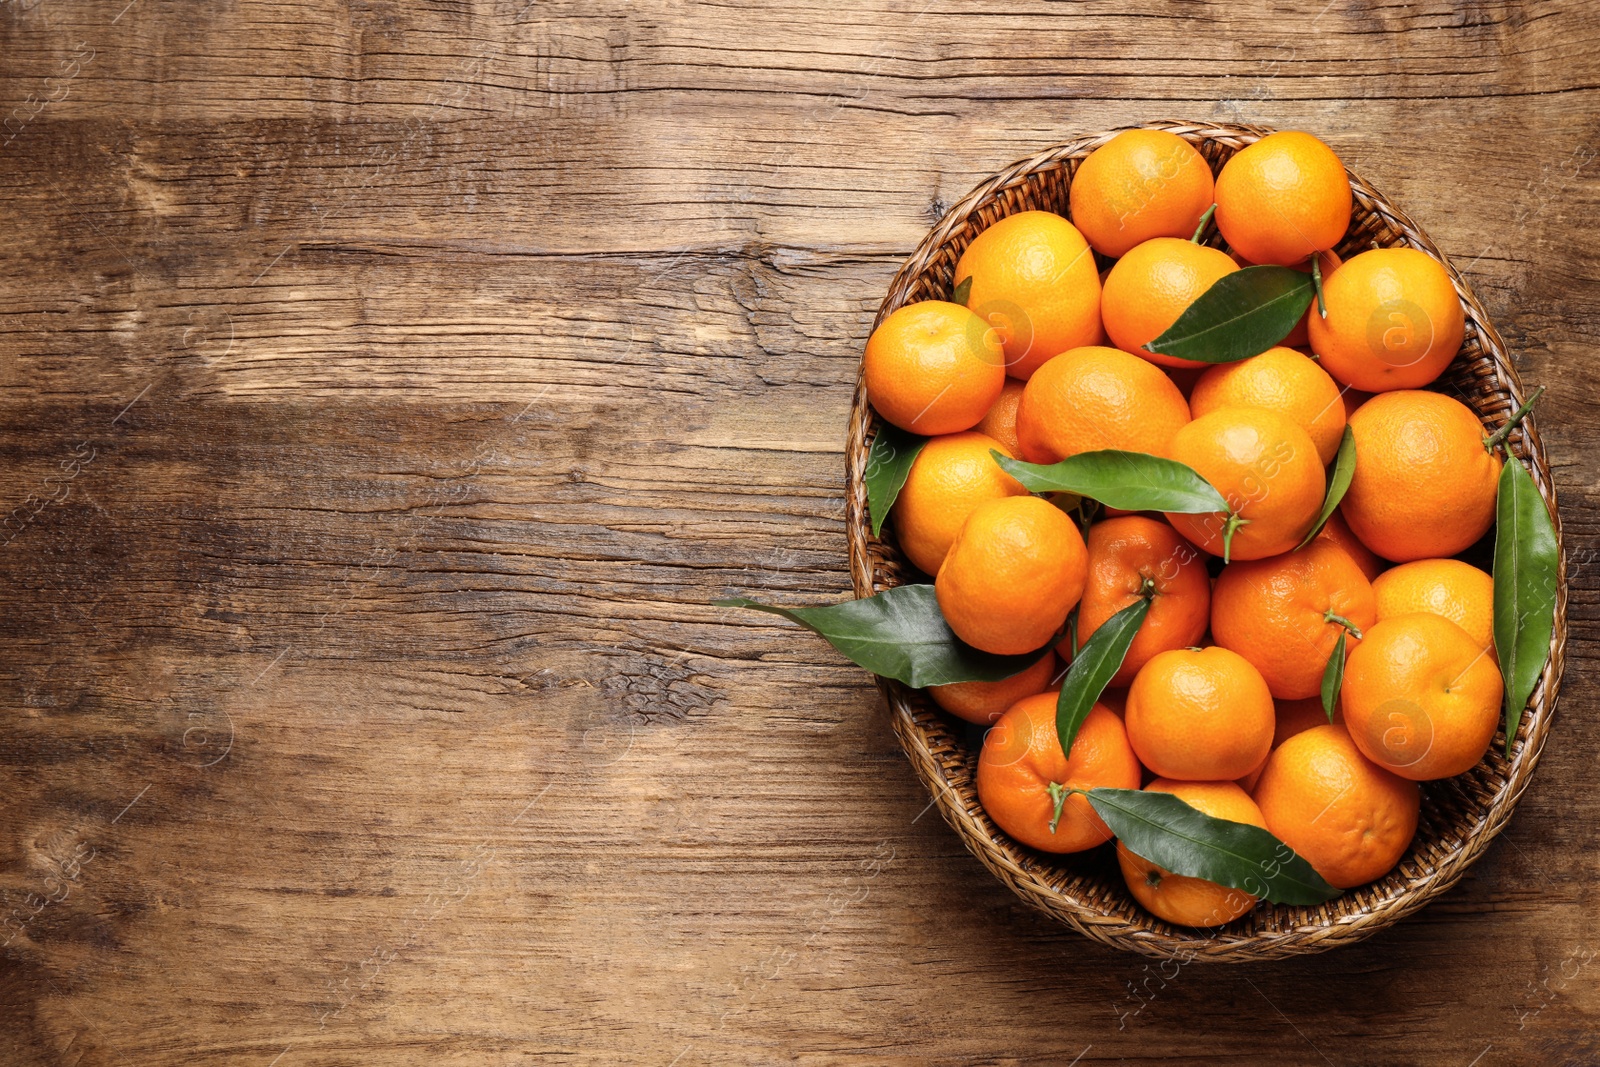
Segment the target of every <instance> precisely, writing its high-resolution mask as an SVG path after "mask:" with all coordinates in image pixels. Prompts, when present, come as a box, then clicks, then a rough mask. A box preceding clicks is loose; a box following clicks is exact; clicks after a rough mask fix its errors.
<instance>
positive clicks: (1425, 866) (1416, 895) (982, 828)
mask: <svg viewBox="0 0 1600 1067" xmlns="http://www.w3.org/2000/svg"><path fill="white" fill-rule="evenodd" d="M1149 128H1152V129H1163V130H1170V131H1171V132H1172V133H1175V134H1177V135H1178V136H1179V137H1182V138H1184V139H1185V140H1187V141H1189V142H1190V143H1192V144H1193V145H1194V146H1195V147H1196V148H1197V149H1199V151H1200V152H1201V154H1202V155H1204V156H1205V158H1206V160H1207V161H1208V162H1209V163H1210V164H1211V167H1212V170H1213V171H1216V170H1218V169H1220V168H1221V166H1222V164H1223V163H1224V162H1226V160H1227V159H1228V157H1229V156H1231V155H1232V154H1233V153H1234V152H1236V151H1237V150H1238V149H1240V148H1242V147H1243V146H1245V145H1248V144H1250V143H1251V142H1253V141H1255V140H1256V139H1258V138H1259V137H1262V136H1264V135H1266V134H1268V133H1271V132H1272V131H1271V130H1269V129H1265V128H1262V127H1257V126H1231V125H1208V124H1203V123H1183V122H1157V123H1152V124H1150V126H1149ZM1117 132H1118V131H1116V130H1108V131H1106V132H1104V133H1098V134H1094V135H1092V136H1089V137H1081V138H1078V139H1076V140H1072V141H1067V142H1066V143H1064V144H1059V145H1056V146H1055V147H1053V148H1049V149H1046V150H1045V151H1043V152H1040V153H1039V154H1038V155H1035V156H1033V157H1031V158H1029V159H1024V160H1022V161H1021V162H1018V163H1016V164H1014V165H1012V166H1010V167H1007V168H1006V169H1005V170H1003V171H1001V172H1000V173H999V174H996V175H995V176H994V177H992V178H990V179H989V180H988V181H985V182H984V183H982V184H981V185H979V186H978V187H977V188H976V189H974V190H973V191H972V192H971V193H969V194H968V195H967V196H966V197H965V198H963V199H962V200H961V202H960V203H958V204H956V205H955V207H953V208H951V209H950V211H949V212H948V213H947V214H946V215H945V216H944V218H942V219H941V220H939V223H938V225H936V226H935V227H934V228H933V230H932V231H931V232H930V233H929V234H928V235H927V237H925V238H924V239H923V241H922V243H921V244H920V245H918V246H917V250H916V251H915V252H914V253H913V254H912V255H911V258H910V259H908V260H907V261H906V263H905V265H904V266H902V267H901V268H900V271H899V273H898V274H896V275H895V277H894V281H893V282H892V283H891V284H890V286H889V295H888V296H887V297H886V298H885V299H884V301H883V306H882V307H881V308H880V309H879V311H878V318H877V322H882V321H883V319H884V317H885V316H887V315H888V314H889V313H890V312H892V311H894V310H895V309H896V308H899V307H901V306H902V305H904V304H908V303H913V302H916V301H919V300H929V299H948V294H949V293H950V289H951V284H952V282H953V280H954V279H953V278H952V277H951V275H952V273H953V272H954V270H955V264H956V260H957V259H958V258H959V257H960V255H961V253H962V250H963V249H965V248H966V246H967V245H968V243H969V242H971V240H972V239H973V237H974V236H976V235H977V234H978V233H979V232H981V231H982V230H983V229H984V228H985V227H986V226H988V225H990V224H991V223H993V222H995V221H996V220H997V219H1001V218H1004V217H1005V216H1007V215H1010V214H1012V213H1014V212H1017V211H1025V210H1028V209H1034V208H1039V209H1044V210H1047V211H1055V212H1058V213H1059V214H1062V215H1066V214H1067V213H1068V212H1067V189H1068V187H1069V186H1070V184H1071V182H1072V176H1073V174H1074V173H1075V172H1076V171H1077V168H1078V164H1079V163H1080V162H1081V161H1082V160H1083V158H1084V157H1085V156H1087V155H1088V154H1089V153H1090V152H1092V151H1093V150H1094V149H1096V148H1098V147H1099V146H1100V145H1102V144H1104V143H1105V142H1106V141H1107V140H1109V139H1110V138H1111V137H1112V136H1114V135H1115V134H1116V133H1117ZM1350 185H1351V188H1352V189H1353V190H1354V193H1355V212H1354V216H1353V217H1352V219H1351V226H1350V230H1349V232H1348V233H1347V234H1346V235H1345V239H1344V242H1343V243H1342V244H1340V245H1339V247H1338V251H1339V252H1340V254H1341V255H1343V256H1345V257H1346V258H1348V257H1349V256H1350V255H1353V254H1355V253H1356V252H1359V251H1362V250H1364V249H1366V248H1369V247H1372V246H1374V245H1379V246H1395V245H1406V246H1410V247H1412V248H1417V249H1421V250H1422V251H1423V252H1426V253H1427V254H1428V255H1430V256H1432V257H1434V258H1435V259H1437V260H1438V261H1439V262H1441V263H1443V264H1444V267H1445V269H1446V270H1447V271H1448V272H1449V274H1450V278H1451V280H1452V281H1453V282H1454V283H1455V287H1456V290H1457V292H1459V293H1460V295H1461V300H1462V302H1463V303H1464V305H1465V307H1466V320H1467V321H1466V338H1465V341H1464V342H1463V344H1462V348H1461V353H1460V355H1459V356H1458V357H1457V358H1456V360H1455V362H1454V363H1452V364H1451V365H1450V367H1449V369H1448V370H1447V371H1446V372H1445V374H1444V376H1443V377H1442V378H1441V379H1440V380H1439V382H1438V384H1437V386H1436V387H1437V388H1439V389H1441V390H1444V391H1448V392H1451V393H1453V394H1455V395H1456V396H1458V397H1460V398H1461V399H1463V400H1464V401H1465V402H1466V403H1467V404H1468V405H1469V406H1470V407H1472V408H1473V409H1474V410H1475V411H1477V413H1478V414H1479V415H1480V416H1481V417H1482V418H1483V420H1484V422H1485V425H1488V426H1494V425H1498V424H1499V423H1500V422H1502V421H1504V420H1505V418H1506V417H1507V416H1509V415H1510V414H1511V412H1512V411H1513V410H1514V409H1515V408H1516V407H1517V405H1518V404H1519V403H1520V402H1521V400H1522V386H1521V383H1520V382H1519V381H1518V380H1517V374H1516V371H1515V370H1514V369H1513V368H1512V365H1511V359H1510V357H1509V356H1508V354H1507V352H1506V347H1505V342H1503V341H1502V340H1501V339H1500V335H1499V334H1498V333H1496V332H1495V329H1494V327H1493V326H1492V325H1490V323H1489V321H1488V318H1487V316H1486V315H1485V314H1484V310H1483V307H1482V306H1481V305H1480V304H1479V303H1478V300H1477V297H1475V296H1474V295H1473V294H1472V292H1471V290H1470V289H1468V288H1467V285H1466V283H1465V282H1464V281H1463V280H1462V279H1461V275H1460V274H1459V273H1457V271H1456V270H1455V268H1454V267H1452V266H1451V265H1450V263H1449V262H1448V261H1447V260H1446V259H1445V257H1444V256H1443V255H1442V254H1441V253H1440V252H1439V250H1438V249H1437V248H1435V247H1434V245H1433V242H1432V241H1430V240H1429V239H1428V237H1427V235H1426V234H1424V233H1423V232H1422V230H1421V228H1419V227H1418V226H1417V225H1416V224H1415V223H1413V222H1412V221H1411V220H1410V219H1409V218H1407V217H1406V216H1405V214H1404V213H1403V212H1401V211H1399V210H1398V209H1397V208H1395V207H1393V206H1392V205H1391V204H1390V203H1389V202H1388V201H1387V200H1385V199H1384V198H1383V197H1382V196H1381V195H1379V193H1378V192H1377V190H1375V189H1373V188H1372V186H1370V185H1368V184H1367V183H1366V182H1365V181H1363V180H1361V179H1360V178H1358V177H1355V176H1354V175H1352V176H1351V178H1350ZM1214 240H1215V238H1214ZM877 322H875V323H874V326H876V325H877ZM876 426H877V418H876V416H875V415H874V414H873V412H872V409H871V408H870V407H868V405H867V399H866V390H865V388H864V387H863V386H862V385H861V384H860V382H859V380H858V383H857V387H856V396H855V405H854V408H853V409H852V411H851V414H850V433H849V442H848V446H847V452H846V455H847V460H846V462H847V469H848V476H849V496H848V504H847V507H848V523H847V526H848V530H849V537H850V575H851V579H852V581H853V583H854V585H855V592H856V595H857V596H863V597H864V596H870V595H872V594H873V593H876V592H880V591H882V590H884V589H887V588H890V587H892V586H896V585H899V584H900V583H901V582H902V581H905V580H906V579H907V577H908V576H914V575H915V574H916V571H915V570H914V569H913V568H912V567H911V566H910V564H909V563H907V562H906V561H905V559H904V557H903V556H902V555H901V553H900V550H899V548H898V547H897V546H896V545H895V543H894V541H893V540H892V536H893V535H892V533H891V529H890V527H889V526H885V527H884V536H883V539H879V538H875V537H873V536H872V533H871V530H870V528H869V526H868V521H867V495H866V485H865V480H864V472H865V468H866V462H867V451H868V448H869V447H870V444H871V439H872V436H873V434H874V433H875V431H876ZM1509 444H1510V447H1511V449H1512V451H1513V452H1515V453H1516V454H1517V455H1519V456H1521V457H1523V458H1524V459H1526V460H1529V461H1530V466H1531V467H1532V471H1533V478H1534V481H1535V482H1536V483H1537V485H1538V486H1539V491H1540V492H1541V493H1542V494H1543V495H1544V498H1545V500H1546V501H1547V502H1548V503H1549V504H1550V508H1551V511H1552V513H1554V512H1555V490H1554V486H1553V485H1552V482H1551V478H1550V467H1549V464H1548V462H1547V461H1546V459H1545V454H1544V448H1543V445H1542V444H1541V443H1540V440H1539V433H1538V430H1537V428H1536V426H1535V420H1534V419H1533V418H1532V417H1530V418H1528V419H1527V420H1526V421H1525V422H1524V423H1523V424H1522V426H1521V428H1520V429H1519V430H1517V431H1515V432H1514V433H1513V434H1512V435H1511V439H1510V442H1509ZM1557 537H1558V541H1559V537H1560V528H1559V524H1558V526H1557ZM1564 558H1565V557H1564V554H1563V560H1564ZM1562 572H1563V573H1562V576H1561V579H1560V584H1559V587H1558V590H1557V597H1556V629H1555V638H1554V640H1553V641H1552V644H1551V649H1550V652H1551V655H1550V662H1549V664H1548V665H1547V666H1546V668H1545V672H1544V675H1543V677H1542V678H1541V679H1540V681H1539V684H1538V686H1537V687H1536V688H1535V689H1534V692H1533V698H1532V701H1531V704H1530V707H1529V709H1528V711H1527V713H1526V714H1524V716H1523V718H1522V721H1521V725H1520V727H1519V729H1518V731H1517V738H1516V745H1515V747H1514V748H1513V750H1512V755H1511V758H1510V759H1509V760H1507V759H1506V758H1504V756H1503V755H1502V753H1503V752H1504V750H1505V737H1504V731H1503V728H1502V731H1501V732H1500V733H1499V734H1498V735H1497V736H1496V738H1495V741H1494V743H1493V746H1492V748H1491V749H1490V753H1489V755H1488V756H1487V757H1485V759H1484V760H1483V761H1482V762H1481V763H1479V764H1478V766H1477V767H1475V768H1474V769H1473V770H1471V771H1469V772H1468V773H1466V774H1464V775H1460V776H1458V777H1456V778H1450V779H1446V780H1443V781H1438V782H1431V783H1427V784H1425V785H1424V787H1423V804H1422V818H1421V822H1420V824H1419V826H1418V828H1417V835H1416V839H1415V841H1414V842H1413V843H1412V845H1411V848H1410V849H1409V851H1407V853H1406V854H1405V856H1404V857H1403V858H1402V859H1401V861H1400V863H1399V865H1398V866H1397V867H1396V868H1395V869H1394V870H1393V871H1391V872H1389V874H1388V875H1387V876H1385V877H1384V878H1383V879H1382V880H1381V881H1378V882H1374V883H1371V884H1369V885H1366V886H1362V887H1360V888H1358V889H1353V890H1350V891H1348V892H1346V893H1345V894H1344V895H1342V896H1340V897H1338V898H1337V899H1335V900H1333V901H1331V902H1329V903H1327V904H1323V905H1320V906H1317V907H1288V906H1284V905H1267V904H1263V905H1261V906H1259V907H1258V908H1256V910H1255V911H1253V912H1252V913H1250V914H1249V915H1246V916H1245V917H1244V918H1242V919H1239V920H1238V921H1236V922H1234V923H1231V924H1229V925H1227V926H1224V927H1219V928H1217V929H1215V930H1211V931H1195V930H1189V929H1186V928H1183V927H1174V926H1171V925H1169V924H1167V923H1164V922H1161V921H1160V920H1158V919H1156V918H1154V917H1153V916H1151V915H1150V914H1148V913H1147V912H1145V911H1144V910H1142V909H1141V908H1140V907H1139V906H1138V905H1136V904H1135V903H1134V902H1133V900H1132V898H1131V897H1129V895H1128V893H1127V891H1126V888H1125V887H1124V885H1123V882H1122V878H1121V876H1120V875H1119V874H1118V872H1117V867H1116V864H1115V861H1114V860H1112V859H1110V858H1109V856H1108V855H1107V854H1108V853H1109V852H1110V850H1109V849H1104V848H1103V849H1096V850H1094V851H1093V852H1090V853H1083V854H1079V855H1077V856H1066V857H1061V856H1051V855H1047V854H1044V853H1040V852H1035V851H1033V850H1032V849H1029V848H1027V847H1025V846H1022V845H1019V844H1017V843H1016V842H1015V841H1013V840H1011V839H1010V838H1009V837H1007V836H1006V835H1005V834H1004V833H1003V832H1001V831H1000V830H999V829H998V828H997V827H996V826H995V824H994V823H993V822H991V821H990V820H989V817H988V816H987V815H986V814H985V813H984V811H983V808H982V807H981V806H980V805H979V803H978V795H977V789H976V783H975V773H976V765H977V747H978V744H979V741H980V738H981V731H980V730H979V729H978V728H976V727H969V726H967V725H966V724H965V723H961V722H959V721H957V720H955V719H953V718H951V717H949V716H947V715H945V714H944V713H943V712H941V711H939V710H938V709H937V708H935V707H934V706H933V705H932V703H931V702H930V701H928V700H927V699H925V698H924V697H923V695H922V694H921V693H919V692H917V691H915V690H911V689H907V688H906V687H904V686H902V685H900V684H899V683H897V682H893V681H889V680H887V679H883V678H880V679H878V684H879V686H880V687H881V688H882V689H883V691H884V695H885V696H886V697H887V698H888V701H889V706H890V709H891V712H892V716H893V722H894V728H895V732H896V734H897V735H898V736H899V738H900V743H901V744H902V745H903V746H904V748H905V750H906V754H907V756H909V757H910V760H911V765H912V766H913V767H914V768H915V769H916V772H917V775H918V776H919V777H920V778H921V779H922V781H923V782H924V783H925V784H926V785H927V787H928V789H929V791H930V792H931V793H932V795H933V798H934V800H935V801H936V802H937V804H938V807H939V811H940V812H941V813H942V814H943V815H944V818H945V821H947V822H948V823H949V824H950V825H951V826H953V827H954V828H955V830H956V833H958V834H959V835H960V837H961V839H962V841H963V842H964V843H965V844H966V846H967V848H968V849H969V850H970V851H971V852H972V854H973V855H975V856H977V857H978V859H980V860H982V861H983V863H984V865H985V866H986V867H988V868H989V870H991V871H992V872H994V875H995V877H997V878H999V879H1000V880H1001V881H1002V882H1004V883H1005V884H1006V885H1008V886H1010V887H1011V889H1012V890H1013V891H1014V892H1015V893H1016V894H1017V895H1018V896H1019V897H1021V898H1022V899H1023V900H1024V901H1026V902H1027V903H1029V904H1031V905H1032V906H1034V907H1036V908H1038V909H1039V910H1041V911H1043V912H1045V913H1046V914H1048V915H1051V916H1053V917H1055V918H1056V919H1059V920H1060V921H1061V922H1064V923H1066V924H1067V925H1068V926H1071V927H1073V928H1074V929H1076V930H1078V931H1080V932H1081V933H1084V934H1087V935H1088V936H1089V937H1092V938H1094V939H1095V940H1097V941H1101V942H1104V943H1105V944H1108V945H1114V946H1117V947H1120V948H1125V949H1131V950H1133V951H1136V952H1141V953H1144V954H1145V955H1149V956H1157V957H1172V958H1178V959H1184V960H1187V959H1203V960H1222V961H1227V962H1239V961H1244V960H1266V959H1278V958H1281V957H1285V956H1292V955H1297V954H1300V953H1308V952H1320V951H1322V950H1324V949H1328V948H1332V947H1333V946H1335V945H1343V944H1349V943H1350V942H1353V941H1357V940H1360V939H1361V938H1363V937H1366V936H1368V935H1369V934H1371V933H1373V932H1374V931H1376V930H1379V929H1381V928H1382V927H1384V926H1387V925H1389V924H1390V923H1392V922H1394V921H1395V920H1397V919H1399V918H1401V917H1402V916H1405V915H1409V914H1410V913H1412V912H1414V911H1416V910H1417V909H1418V908H1420V907H1422V906H1423V905H1424V904H1426V903H1427V902H1428V901H1429V900H1431V899H1432V898H1433V897H1435V896H1437V895H1438V894H1440V893H1442V892H1444V891H1445V890H1446V889H1448V888H1449V887H1450V886H1452V885H1454V884H1455V883H1456V881H1457V880H1458V879H1459V878H1460V877H1461V876H1462V874H1463V873H1464V872H1465V871H1466V869H1467V867H1469V866H1470V865H1471V864H1472V862H1473V861H1474V860H1476V859H1477V858H1478V857H1479V856H1480V855H1482V854H1483V852H1484V850H1485V849H1486V848H1488V846H1489V842H1490V841H1491V840H1492V839H1493V838H1494V836H1495V835H1496V834H1497V833H1499V832H1500V830H1501V828H1502V827H1504V826H1505V823H1506V820H1507V819H1508V818H1510V816H1511V812H1512V809H1514V808H1515V807H1516V804H1517V800H1518V798H1519V797H1520V796H1521V795H1522V791H1523V789H1525V788H1526V787H1527V784H1528V779H1529V777H1530V776H1531V775H1532V773H1533V769H1534V765H1535V764H1536V763H1538V760H1539V751H1540V749H1541V748H1542V747H1543V746H1544V741H1545V736H1546V735H1547V734H1548V733H1549V730H1550V721H1551V716H1552V713H1553V711H1554V706H1555V699H1556V690H1557V688H1558V686H1559V683H1560V679H1561V668H1562V660H1563V649H1564V646H1565V642H1566V605H1567V582H1566V577H1565V567H1564V566H1563V568H1562Z"/></svg>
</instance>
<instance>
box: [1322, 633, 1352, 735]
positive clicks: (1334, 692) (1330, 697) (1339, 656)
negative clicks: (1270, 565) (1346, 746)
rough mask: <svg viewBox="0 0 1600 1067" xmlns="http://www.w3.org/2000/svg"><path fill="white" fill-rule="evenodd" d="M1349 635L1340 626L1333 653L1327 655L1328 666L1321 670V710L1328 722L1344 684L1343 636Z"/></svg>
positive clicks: (1330, 719)
mask: <svg viewBox="0 0 1600 1067" xmlns="http://www.w3.org/2000/svg"><path fill="white" fill-rule="evenodd" d="M1349 636H1350V631H1348V630H1346V629H1344V627H1342V626H1341V627H1340V628H1339V640H1338V641H1336V642H1334V645H1333V655H1331V656H1329V657H1328V666H1327V667H1326V668H1324V669H1323V671H1322V710H1323V711H1325V712H1327V713H1328V721H1329V722H1332V721H1333V709H1334V706H1335V705H1336V704H1338V702H1339V687H1340V686H1342V685H1344V654H1345V638H1346V637H1349Z"/></svg>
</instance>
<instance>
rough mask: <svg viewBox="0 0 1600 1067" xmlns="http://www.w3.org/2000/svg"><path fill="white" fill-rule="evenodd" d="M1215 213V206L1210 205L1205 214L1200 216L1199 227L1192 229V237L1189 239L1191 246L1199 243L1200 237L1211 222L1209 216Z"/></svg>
mask: <svg viewBox="0 0 1600 1067" xmlns="http://www.w3.org/2000/svg"><path fill="white" fill-rule="evenodd" d="M1216 213H1217V205H1215V204H1212V205H1211V206H1210V207H1208V208H1206V213H1205V214H1204V215H1201V216H1200V225H1198V226H1196V227H1195V228H1194V236H1193V237H1191V238H1189V240H1190V242H1191V243H1193V244H1199V243H1200V235H1201V234H1203V233H1205V232H1206V226H1207V225H1208V224H1209V223H1210V222H1211V216H1212V215H1215V214H1216Z"/></svg>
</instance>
